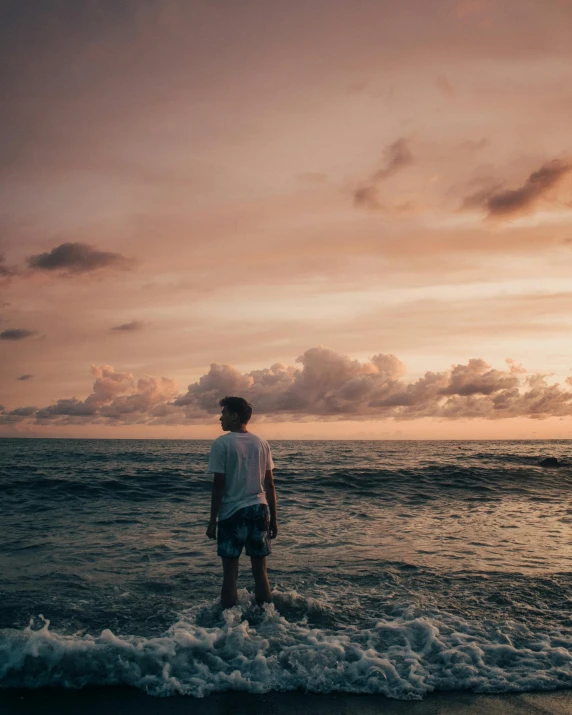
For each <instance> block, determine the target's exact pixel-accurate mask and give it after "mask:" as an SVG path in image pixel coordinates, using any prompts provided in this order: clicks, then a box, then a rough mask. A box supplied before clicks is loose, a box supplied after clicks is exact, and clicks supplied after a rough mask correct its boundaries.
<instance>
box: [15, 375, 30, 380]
mask: <svg viewBox="0 0 572 715" xmlns="http://www.w3.org/2000/svg"><path fill="white" fill-rule="evenodd" d="M33 377H34V376H33V375H20V377H18V378H16V379H17V380H21V381H23V380H31V379H32V378H33Z"/></svg>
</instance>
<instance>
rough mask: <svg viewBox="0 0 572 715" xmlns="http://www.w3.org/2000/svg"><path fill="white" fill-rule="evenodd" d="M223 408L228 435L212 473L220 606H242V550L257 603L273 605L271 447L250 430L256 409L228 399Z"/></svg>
mask: <svg viewBox="0 0 572 715" xmlns="http://www.w3.org/2000/svg"><path fill="white" fill-rule="evenodd" d="M219 404H220V406H221V408H222V414H221V416H220V424H221V427H222V429H223V430H224V431H225V432H227V434H223V435H222V436H220V437H218V438H217V439H215V441H214V442H213V444H212V447H211V453H210V456H209V465H208V471H209V472H212V473H213V474H214V480H213V489H212V500H211V518H210V522H209V525H208V528H207V536H208V537H209V539H217V554H218V555H219V556H220V557H221V558H222V570H223V582H222V590H221V602H222V607H223V608H231V607H232V606H235V605H236V604H237V603H238V593H237V589H236V583H237V579H238V559H239V557H240V554H241V553H242V549H243V547H244V546H245V547H246V555H247V556H250V561H251V564H252V575H253V576H254V595H255V597H256V601H257V602H258V603H269V602H270V601H271V600H272V599H271V595H270V584H269V582H268V574H267V572H266V557H267V556H268V554H269V553H270V551H271V549H270V539H274V538H276V535H277V534H278V522H277V520H276V491H275V489H274V477H273V475H272V469H273V467H274V463H273V462H272V455H271V453H270V446H269V445H268V442H266V440H264V439H261V438H260V437H257V436H256V435H254V434H252V433H251V432H249V431H248V430H247V429H246V425H247V424H248V421H249V420H250V416H251V415H252V406H251V405H249V404H248V402H247V401H246V400H245V399H244V398H242V397H224V398H223V399H222V400H221V401H220V403H219ZM217 516H218V538H217Z"/></svg>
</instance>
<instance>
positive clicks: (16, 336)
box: [0, 328, 37, 340]
mask: <svg viewBox="0 0 572 715" xmlns="http://www.w3.org/2000/svg"><path fill="white" fill-rule="evenodd" d="M36 334H37V331H36V330H21V329H19V328H11V329H9V330H4V331H3V332H2V333H0V340H25V338H31V337H32V335H36Z"/></svg>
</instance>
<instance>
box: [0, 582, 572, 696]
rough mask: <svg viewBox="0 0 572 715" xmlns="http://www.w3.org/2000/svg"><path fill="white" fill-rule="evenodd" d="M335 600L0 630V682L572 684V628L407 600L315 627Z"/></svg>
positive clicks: (190, 687)
mask: <svg viewBox="0 0 572 715" xmlns="http://www.w3.org/2000/svg"><path fill="white" fill-rule="evenodd" d="M328 608H329V606H328V605H327V604H325V603H322V602H320V601H319V600H318V599H306V598H304V597H302V596H300V595H299V594H297V593H296V592H289V593H285V594H277V598H276V601H275V603H274V604H268V605H266V606H264V607H262V608H259V607H256V606H253V605H252V604H251V597H250V595H249V594H248V593H247V592H246V591H241V592H240V603H239V605H238V606H236V607H235V608H232V609H229V610H227V611H221V609H220V606H219V605H218V603H210V604H206V605H203V606H202V607H198V606H197V607H195V608H194V609H190V610H189V611H187V612H185V613H183V614H180V618H179V620H178V621H177V622H176V623H174V624H173V625H172V626H171V627H170V628H169V629H168V630H167V631H166V632H165V633H164V634H163V635H161V636H159V637H143V636H135V635H118V634H114V633H113V632H112V631H111V630H109V629H104V630H102V631H101V633H100V635H99V636H93V635H85V634H84V635H79V634H75V635H62V634H59V633H57V632H55V631H52V630H50V627H49V626H50V624H49V621H47V620H44V619H42V624H41V627H39V628H37V627H35V626H34V624H32V623H31V624H30V625H29V626H28V627H27V628H25V629H23V630H20V631H18V630H14V629H4V630H2V631H0V686H1V687H28V688H36V687H42V686H59V687H65V688H81V687H83V686H86V685H114V684H124V685H131V686H135V687H138V688H141V689H143V690H145V691H146V692H148V693H150V694H152V695H157V696H169V695H175V694H185V695H193V696H196V697H203V696H206V695H209V694H210V693H213V692H218V691H224V690H243V691H249V692H253V693H265V692H269V691H271V690H274V691H289V690H297V689H303V690H306V691H309V692H316V693H329V692H335V691H342V692H351V693H380V694H384V695H386V696H388V697H390V698H395V699H401V700H408V699H420V698H422V697H423V696H424V695H426V694H427V693H429V692H431V691H433V690H471V691H476V692H489V693H491V692H496V693H499V692H523V691H531V690H553V689H556V688H570V687H572V635H571V634H570V633H569V632H568V631H559V630H552V631H548V630H547V631H542V630H536V631H534V630H531V629H530V628H528V627H527V626H525V625H523V624H521V623H520V624H519V623H514V622H511V621H507V622H505V623H502V624H499V622H498V621H495V622H493V621H486V620H485V621H483V620H480V621H471V620H467V619H463V618H461V617H458V616H454V615H452V614H448V613H444V612H439V613H437V612H434V611H427V613H426V614H424V615H421V616H420V615H419V614H418V613H414V612H413V611H411V610H409V609H408V608H407V607H403V608H402V610H401V612H400V613H398V614H394V615H393V616H392V617H391V618H388V617H383V618H382V617H380V618H378V619H373V621H372V623H373V625H372V626H371V627H368V628H362V629H360V628H358V627H357V626H351V625H349V626H347V627H344V628H336V629H333V628H327V627H323V628H316V627H312V625H311V624H314V623H315V622H316V619H317V618H318V619H319V618H320V617H324V620H325V621H326V622H327V621H328Z"/></svg>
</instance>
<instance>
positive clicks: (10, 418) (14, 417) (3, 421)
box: [0, 407, 38, 425]
mask: <svg viewBox="0 0 572 715" xmlns="http://www.w3.org/2000/svg"><path fill="white" fill-rule="evenodd" d="M37 410H38V408H37V407H17V408H16V409H15V410H6V408H5V407H0V425H11V424H16V423H17V422H24V421H25V420H29V419H30V418H31V417H33V416H34V415H35V414H36V412H37Z"/></svg>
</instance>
